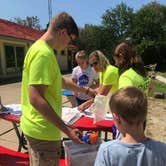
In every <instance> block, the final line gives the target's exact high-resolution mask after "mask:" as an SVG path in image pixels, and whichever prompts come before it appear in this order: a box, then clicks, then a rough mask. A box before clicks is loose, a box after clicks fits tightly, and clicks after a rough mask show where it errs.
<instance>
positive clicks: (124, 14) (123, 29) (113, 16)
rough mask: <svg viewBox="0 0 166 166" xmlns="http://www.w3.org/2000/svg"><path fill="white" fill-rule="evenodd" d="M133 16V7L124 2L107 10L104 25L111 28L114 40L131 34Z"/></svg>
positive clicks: (103, 18) (103, 17)
mask: <svg viewBox="0 0 166 166" xmlns="http://www.w3.org/2000/svg"><path fill="white" fill-rule="evenodd" d="M133 17H134V14H133V9H132V8H130V7H128V6H127V5H126V4H125V3H123V2H122V3H121V4H119V5H117V6H116V7H115V8H114V9H109V10H106V12H105V13H104V14H103V16H102V25H103V26H104V27H106V28H108V29H109V31H110V32H111V36H112V37H113V40H119V39H124V38H127V37H129V36H130V34H131V29H132V21H133Z"/></svg>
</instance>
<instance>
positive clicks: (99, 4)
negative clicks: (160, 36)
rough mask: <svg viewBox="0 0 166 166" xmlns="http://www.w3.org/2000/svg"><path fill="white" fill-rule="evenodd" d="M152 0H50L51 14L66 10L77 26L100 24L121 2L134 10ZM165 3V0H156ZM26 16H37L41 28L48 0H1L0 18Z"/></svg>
mask: <svg viewBox="0 0 166 166" xmlns="http://www.w3.org/2000/svg"><path fill="white" fill-rule="evenodd" d="M151 1H152V0H52V15H56V14H57V13H59V12H62V11H66V12H68V13H69V14H70V15H72V16H73V18H74V19H75V21H76V23H77V24H78V26H79V27H84V25H85V24H94V25H100V24H101V16H102V15H103V13H104V12H105V11H106V10H107V9H110V8H114V7H116V5H117V4H120V3H121V2H124V3H126V4H127V5H128V6H130V7H132V8H133V9H134V10H135V11H137V10H138V9H140V8H141V7H142V5H146V4H147V3H149V2H151ZM157 2H159V3H160V4H163V5H166V0H157ZM26 16H37V17H38V18H39V19H40V24H41V26H42V28H45V26H46V24H47V23H48V20H49V16H48V0H1V9H0V18H2V19H8V20H9V19H13V18H15V17H20V18H22V19H25V17H26Z"/></svg>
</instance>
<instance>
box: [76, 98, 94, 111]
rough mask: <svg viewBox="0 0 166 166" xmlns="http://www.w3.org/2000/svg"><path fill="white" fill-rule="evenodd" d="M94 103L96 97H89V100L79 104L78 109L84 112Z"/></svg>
mask: <svg viewBox="0 0 166 166" xmlns="http://www.w3.org/2000/svg"><path fill="white" fill-rule="evenodd" d="M93 103H94V98H91V99H89V100H88V101H86V102H84V103H82V104H81V105H79V106H78V110H79V111H80V112H83V111H84V110H85V109H87V108H89V107H90V106H91V105H92V104H93Z"/></svg>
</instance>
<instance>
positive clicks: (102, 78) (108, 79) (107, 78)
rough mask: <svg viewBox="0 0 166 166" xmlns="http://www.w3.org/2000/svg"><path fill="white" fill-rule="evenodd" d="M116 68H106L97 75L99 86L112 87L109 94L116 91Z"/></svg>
mask: <svg viewBox="0 0 166 166" xmlns="http://www.w3.org/2000/svg"><path fill="white" fill-rule="evenodd" d="M118 78H119V74H118V68H116V67H115V66H112V65H109V66H107V68H106V70H105V71H104V72H100V73H99V82H100V85H112V88H111V89H110V92H111V93H113V92H115V91H116V90H117V89H118Z"/></svg>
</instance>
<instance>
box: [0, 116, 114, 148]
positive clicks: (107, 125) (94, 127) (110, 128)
mask: <svg viewBox="0 0 166 166" xmlns="http://www.w3.org/2000/svg"><path fill="white" fill-rule="evenodd" d="M20 117H21V116H20V115H14V114H3V115H2V114H1V115H0V118H2V119H4V120H7V121H9V122H11V123H12V124H13V127H14V130H15V132H16V135H17V137H18V140H19V145H18V151H21V149H22V148H24V149H26V145H25V143H26V141H25V138H24V135H23V133H22V132H20V131H19V129H18V126H19V123H20ZM71 127H75V128H78V129H79V130H81V131H104V132H105V141H106V140H107V132H111V133H112V134H113V138H114V137H115V135H116V129H115V126H114V124H113V121H112V120H103V121H99V122H97V123H95V124H94V123H93V118H91V117H86V116H83V117H81V118H80V119H79V120H77V121H76V122H75V123H73V124H72V125H71ZM10 130H11V129H10ZM10 130H7V131H5V132H4V133H6V132H9V131H10ZM4 133H1V134H0V135H2V134H4Z"/></svg>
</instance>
